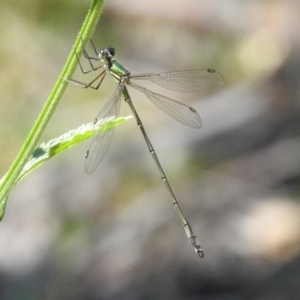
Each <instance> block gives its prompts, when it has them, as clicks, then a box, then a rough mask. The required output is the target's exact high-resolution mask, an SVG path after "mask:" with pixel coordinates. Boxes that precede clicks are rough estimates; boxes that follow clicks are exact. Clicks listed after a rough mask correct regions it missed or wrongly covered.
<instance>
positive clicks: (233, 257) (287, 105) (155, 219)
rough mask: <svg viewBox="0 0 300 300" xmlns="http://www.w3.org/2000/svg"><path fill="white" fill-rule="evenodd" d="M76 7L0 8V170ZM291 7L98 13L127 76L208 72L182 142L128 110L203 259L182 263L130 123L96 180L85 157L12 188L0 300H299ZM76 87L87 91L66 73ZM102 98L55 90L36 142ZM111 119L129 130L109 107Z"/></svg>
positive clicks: (84, 115) (2, 241)
mask: <svg viewBox="0 0 300 300" xmlns="http://www.w3.org/2000/svg"><path fill="white" fill-rule="evenodd" d="M89 5H90V1H87V0H85V1H83V0H80V1H79V0H77V1H70V0H65V1H53V0H52V1H47V0H42V1H41V0H36V1H30V2H28V1H25V0H18V1H8V0H2V1H1V2H0V28H1V30H0V40H1V44H0V54H1V55H0V91H1V101H0V105H1V108H0V115H1V122H0V136H1V139H0V149H1V157H0V170H1V174H2V175H4V174H5V172H6V171H7V170H8V168H9V166H10V164H11V163H12V161H13V160H14V158H15V157H16V155H17V153H18V151H19V149H20V147H21V145H22V144H23V142H24V140H25V138H26V137H27V134H28V133H29V131H30V129H31V127H32V126H33V124H34V122H35V120H36V118H37V116H38V114H39V112H40V111H41V109H42V107H43V105H44V103H45V101H46V99H47V97H48V95H49V93H50V91H51V89H52V87H53V85H54V83H55V81H56V80H57V78H58V76H59V74H60V72H61V69H62V67H63V65H64V63H65V61H66V59H67V56H68V54H69V53H70V51H71V48H72V45H73V42H74V41H75V38H76V36H77V33H78V31H79V29H80V27H81V24H82V22H83V20H84V18H85V15H86V13H87V10H88V8H89ZM299 28H300V2H299V1H276V0H273V1H266V0H260V1H250V0H249V1H246V0H244V1H241V0H240V1H237V0H227V1H221V0H173V1H167V0H160V1H158V0H148V1H134V0H127V1H120V0H108V1H107V3H106V6H105V9H104V11H103V14H102V16H101V19H100V21H99V24H98V27H97V30H96V31H95V33H94V36H93V41H94V43H95V45H96V47H97V48H98V49H99V50H100V49H101V48H104V47H107V46H109V45H111V46H114V47H115V48H116V51H117V53H116V55H117V58H118V59H119V61H121V62H122V63H123V64H124V65H125V66H126V67H127V68H128V69H129V70H130V71H131V72H132V73H133V74H134V73H143V72H167V71H177V70H185V69H186V70H189V69H197V68H214V69H217V70H218V71H219V72H220V73H221V74H222V75H223V76H224V78H225V86H224V87H223V88H222V89H220V90H217V91H214V92H211V93H207V94H202V95H199V94H189V93H175V92H172V91H168V90H164V91H162V89H159V88H157V87H154V86H151V85H149V86H148V85H147V87H151V89H152V90H154V91H159V92H163V94H164V95H167V96H169V97H172V98H174V99H176V100H178V101H182V102H183V103H185V104H187V105H191V106H193V107H194V108H195V109H196V110H197V111H198V113H199V115H200V116H201V119H202V122H203V127H202V128H201V130H196V129H192V128H188V127H186V126H183V125H182V124H179V123H177V122H176V121H174V120H173V119H171V118H169V117H168V116H166V115H164V114H163V113H162V112H160V111H159V110H158V109H157V108H156V107H154V106H153V104H152V103H150V101H149V100H148V99H147V97H146V96H144V95H143V94H141V93H138V92H135V91H131V90H130V92H131V95H132V98H133V102H134V104H135V105H136V108H137V110H138V112H139V114H140V117H141V119H142V120H143V122H144V126H145V128H146V130H147V132H148V134H149V137H150V139H151V141H152V143H153V146H154V147H155V150H156V152H157V155H158V157H159V159H160V161H161V164H162V166H163V168H164V170H165V172H166V174H167V176H168V178H169V181H170V184H171V186H172V187H173V189H174V192H175V194H176V196H177V197H178V199H179V201H180V204H181V207H182V209H183V211H184V213H185V215H186V217H187V218H188V220H189V221H190V223H191V225H192V227H193V229H194V231H195V233H196V235H197V237H198V239H199V241H200V244H201V246H202V248H203V250H204V253H205V256H204V259H200V258H198V257H197V255H196V254H195V253H194V250H193V248H192V246H191V245H190V242H189V240H188V239H187V237H186V236H185V232H184V230H183V228H182V226H181V224H180V221H179V219H178V217H177V215H176V213H175V211H174V210H173V207H172V203H171V201H170V199H169V195H168V193H167V191H166V189H165V187H164V185H163V183H162V182H161V180H160V175H159V173H158V171H157V169H156V166H155V164H154V162H153V160H152V158H151V155H150V154H149V152H148V150H147V147H146V144H145V141H144V140H143V137H142V135H141V133H140V131H139V129H138V127H137V126H136V123H135V121H134V119H131V120H130V121H128V122H126V123H124V124H123V125H121V126H119V127H117V128H116V131H115V136H114V140H113V142H112V145H111V147H110V150H109V152H108V154H107V156H106V157H105V159H104V161H103V162H102V164H101V165H100V167H99V168H98V169H97V170H96V171H95V172H94V173H93V174H92V175H87V174H85V172H84V169H83V160H84V155H85V151H86V149H87V148H88V146H89V143H90V141H87V142H85V143H82V145H80V146H78V147H75V148H72V149H70V150H68V151H66V152H65V153H63V154H61V155H60V156H57V157H55V158H53V159H51V160H50V161H49V162H47V163H46V164H44V165H43V166H42V167H40V168H39V169H37V170H36V171H34V172H33V173H32V174H30V175H29V176H27V177H26V178H25V179H24V180H22V182H20V183H19V184H18V185H17V186H16V187H15V188H14V190H13V192H12V193H11V195H10V199H9V202H8V205H7V210H6V215H5V217H4V219H3V221H2V222H1V224H0V299H1V300H11V299H23V300H27V299H28V300H31V299H47V300H52V299H72V300H76V299H87V300H94V299H105V300H111V299H137V300H138V299H172V300H175V299H187V300H194V299H206V300H207V299H209V300H220V299H226V300H228V299H230V300H231V299H234V300H237V299H264V300H265V299H276V300H281V299H299V295H300V285H299V276H300V203H299V194H300V54H299V53H300V52H299V50H300V39H299ZM74 79H77V80H81V81H85V82H88V79H86V77H84V76H83V75H82V74H81V73H80V70H77V72H76V74H75V75H74ZM115 87H116V84H115V82H114V81H113V80H110V78H107V79H106V80H105V82H104V83H103V85H102V87H101V89H100V90H99V91H94V90H84V89H80V88H79V87H76V86H72V85H69V87H68V88H67V91H66V93H65V94H64V96H63V99H62V101H61V103H60V104H59V106H58V108H57V110H56V112H55V114H54V115H53V117H52V119H51V121H50V123H49V125H48V128H47V130H46V132H45V133H44V135H43V137H42V140H41V141H40V142H44V141H48V140H49V139H52V138H55V137H57V136H59V135H61V134H63V133H64V132H67V131H68V130H71V129H74V128H77V127H79V126H80V125H81V124H83V123H87V122H91V121H93V120H94V118H95V116H96V114H97V113H98V112H99V110H100V109H101V107H102V106H103V105H104V103H105V102H106V101H107V100H108V99H109V97H110V95H111V94H112V93H113V91H114V89H115ZM120 115H121V116H128V115H131V112H130V110H129V108H128V107H127V104H126V103H122V108H121V114H120Z"/></svg>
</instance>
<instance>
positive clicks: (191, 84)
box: [68, 41, 224, 257]
mask: <svg viewBox="0 0 300 300" xmlns="http://www.w3.org/2000/svg"><path fill="white" fill-rule="evenodd" d="M91 45H92V47H93V49H94V51H95V54H96V57H93V56H90V55H89V54H88V53H87V51H86V49H85V48H84V47H83V54H84V57H85V58H86V59H87V60H88V62H89V64H90V66H91V69H90V70H88V71H84V70H83V67H82V65H81V63H80V61H79V57H78V56H77V59H78V63H79V66H80V69H81V71H82V72H83V73H84V74H87V73H90V72H96V71H99V72H100V73H99V74H98V75H97V76H96V77H95V78H94V79H93V80H92V81H91V82H89V83H88V84H85V83H82V82H79V81H76V80H73V79H71V80H68V81H69V82H71V83H73V84H76V85H78V86H80V87H83V88H92V89H96V90H97V89H99V87H100V85H101V83H102V81H103V79H104V78H105V76H106V74H110V75H111V76H112V77H113V78H114V79H115V80H116V81H117V83H118V86H117V88H116V90H115V92H114V94H113V95H112V96H111V97H110V99H109V100H108V102H107V103H106V104H105V105H104V107H103V108H102V109H101V110H100V112H99V113H98V115H97V116H96V118H95V121H94V124H95V126H97V128H99V129H97V130H96V132H95V133H94V135H93V140H92V143H91V145H90V147H89V149H88V150H87V152H86V155H85V165H84V166H85V171H86V173H88V174H90V173H92V172H93V171H94V170H95V169H96V168H97V166H98V165H99V164H100V162H101V161H102V159H103V158H104V156H105V154H106V153H107V151H108V148H109V146H110V144H111V140H112V137H113V134H114V126H112V128H111V129H109V130H101V125H102V124H105V122H107V121H110V122H112V123H113V122H114V121H116V119H117V117H118V114H119V111H120V105H121V97H122V96H123V97H124V100H125V101H126V102H127V103H128V105H129V106H130V108H131V110H132V113H133V115H134V117H135V119H136V122H137V125H138V126H139V128H140V130H141V132H142V134H143V136H144V139H145V141H146V144H147V146H148V149H149V152H150V154H151V156H152V158H153V159H154V162H155V164H156V166H157V168H158V170H159V173H160V175H161V179H162V181H163V182H164V184H165V186H166V188H167V190H168V192H169V195H170V197H171V199H172V202H173V206H174V208H175V210H176V212H177V214H178V216H179V219H180V221H181V223H182V225H183V227H184V229H185V232H186V235H187V237H188V238H189V239H190V241H191V243H192V245H193V247H194V248H195V251H196V253H197V254H198V255H199V256H200V257H203V256H204V253H203V250H202V248H201V246H200V244H199V243H198V241H197V237H196V235H195V234H194V232H193V230H192V227H191V225H190V224H189V222H188V221H187V219H186V218H185V216H184V214H183V212H182V210H181V208H180V206H179V203H178V200H177V199H176V197H175V194H174V192H173V190H172V188H171V186H170V184H169V181H168V179H167V176H166V174H165V172H164V170H163V168H162V166H161V164H160V162H159V160H158V158H157V155H156V153H155V150H154V148H153V146H152V144H151V142H150V140H149V138H148V135H147V133H146V131H145V128H144V126H143V124H142V121H141V119H140V117H139V115H138V113H137V111H136V109H135V107H134V105H133V103H132V101H131V98H130V95H129V93H128V90H127V86H130V87H133V88H135V89H136V90H138V91H140V92H142V93H144V94H145V95H146V96H147V97H148V98H149V99H150V100H151V101H152V102H153V103H154V104H155V105H156V106H157V107H158V108H159V109H161V110H162V111H163V112H165V113H166V114H167V115H169V116H170V117H172V118H174V119H175V120H177V121H178V122H181V123H182V124H184V125H187V126H190V127H194V128H200V127H201V126H202V122H201V119H200V117H199V115H198V113H197V112H196V110H195V109H194V108H192V107H190V106H187V105H185V104H182V103H180V102H177V101H175V100H173V99H171V98H168V97H166V96H163V95H160V94H157V93H154V92H152V91H150V90H148V89H146V88H144V87H142V86H140V85H138V84H136V83H134V82H133V81H134V80H137V81H138V80H150V81H152V82H153V83H155V84H157V85H159V86H161V87H163V88H166V89H170V90H175V91H180V92H206V91H209V90H214V89H217V88H219V87H221V86H222V85H223V84H224V79H223V77H222V75H221V74H220V73H219V72H218V71H216V70H214V69H196V70H190V71H180V72H170V73H161V74H156V73H148V74H138V75H133V74H131V73H130V72H129V71H128V70H127V69H126V68H125V67H124V66H123V65H121V64H120V63H119V62H118V61H117V60H116V59H115V49H114V48H113V47H108V48H106V49H102V50H101V51H99V52H98V51H97V50H96V48H95V46H94V44H93V42H92V41H91ZM76 55H77V54H76ZM92 61H99V62H100V66H97V67H95V66H94V65H93V62H92Z"/></svg>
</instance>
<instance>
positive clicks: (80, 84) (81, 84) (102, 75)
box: [67, 70, 106, 90]
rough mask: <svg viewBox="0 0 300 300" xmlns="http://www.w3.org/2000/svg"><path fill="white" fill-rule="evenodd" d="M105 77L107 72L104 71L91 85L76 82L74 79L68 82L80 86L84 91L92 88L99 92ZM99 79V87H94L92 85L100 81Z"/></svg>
mask: <svg viewBox="0 0 300 300" xmlns="http://www.w3.org/2000/svg"><path fill="white" fill-rule="evenodd" d="M105 76H106V70H103V71H102V72H101V73H100V74H99V75H98V76H97V77H96V78H94V79H93V80H92V81H91V82H90V83H87V84H86V83H83V82H80V81H77V80H74V79H69V80H67V81H68V82H70V83H73V84H75V85H78V86H80V87H82V88H84V89H87V88H91V89H94V90H98V89H99V87H100V85H101V83H102V81H103V79H104V77H105ZM99 79H100V81H99V83H98V84H97V86H92V84H93V83H94V82H96V81H97V80H99Z"/></svg>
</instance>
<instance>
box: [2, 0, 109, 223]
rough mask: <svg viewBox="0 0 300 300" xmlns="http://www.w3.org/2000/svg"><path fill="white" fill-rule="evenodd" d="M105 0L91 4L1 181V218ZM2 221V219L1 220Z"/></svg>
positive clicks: (98, 0)
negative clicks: (18, 150) (56, 78)
mask: <svg viewBox="0 0 300 300" xmlns="http://www.w3.org/2000/svg"><path fill="white" fill-rule="evenodd" d="M104 2H105V0H94V1H93V2H92V4H91V7H90V9H89V11H88V14H87V16H86V18H85V21H84V23H83V25H82V28H81V30H80V32H79V34H78V37H77V39H76V41H75V44H74V46H73V49H72V52H71V54H70V55H69V57H68V59H67V62H66V64H65V66H64V68H63V70H62V72H61V74H60V76H59V79H58V80H57V82H56V83H55V86H54V88H53V90H52V92H51V94H50V96H49V98H48V100H47V102H46V104H45V105H44V107H43V109H42V111H41V114H40V115H39V117H38V119H37V120H36V122H35V124H34V126H33V128H32V130H31V131H30V133H29V135H28V137H27V139H26V141H25V143H24V144H23V146H22V148H21V150H20V152H19V154H18V155H17V157H16V159H15V161H14V162H13V164H12V165H11V167H10V169H9V170H8V172H7V174H6V175H5V177H4V178H3V180H2V181H1V185H0V216H1V211H4V209H5V205H6V200H7V198H8V195H9V193H10V191H11V190H12V188H13V187H14V185H15V184H16V182H17V180H18V177H19V175H20V173H21V171H22V169H23V167H24V165H25V164H26V162H27V161H28V159H29V157H30V155H31V153H32V152H33V150H34V148H35V147H36V145H37V143H38V141H39V139H40V137H41V135H42V133H43V132H44V130H45V128H46V126H47V124H48V122H49V120H50V118H51V116H52V114H53V112H54V110H55V108H56V106H57V104H58V103H59V100H60V99H61V97H62V95H63V93H64V91H65V89H66V87H67V82H66V81H65V80H64V79H69V78H71V76H72V75H73V73H74V71H75V69H76V66H77V59H76V55H75V53H78V54H79V55H81V54H82V45H81V43H82V41H83V42H84V43H85V42H86V41H87V40H88V39H89V38H90V37H91V35H92V33H93V31H94V28H95V27H96V24H97V22H98V19H99V16H100V14H101V11H102V9H103V6H104ZM0 221H1V218H0Z"/></svg>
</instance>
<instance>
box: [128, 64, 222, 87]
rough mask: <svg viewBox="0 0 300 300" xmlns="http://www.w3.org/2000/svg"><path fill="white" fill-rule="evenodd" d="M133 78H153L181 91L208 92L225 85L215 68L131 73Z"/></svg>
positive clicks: (164, 85) (154, 80) (155, 81)
mask: <svg viewBox="0 0 300 300" xmlns="http://www.w3.org/2000/svg"><path fill="white" fill-rule="evenodd" d="M130 78H131V79H137V80H145V79H146V80H151V81H152V82H154V83H155V84H157V85H159V86H161V87H163V88H166V89H170V90H174V91H179V92H206V91H211V90H215V89H218V88H220V87H221V86H222V85H224V78H223V77H222V75H221V74H220V73H219V72H218V71H216V70H214V69H198V70H190V71H182V72H170V73H162V74H155V73H149V74H138V75H131V76H130Z"/></svg>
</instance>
